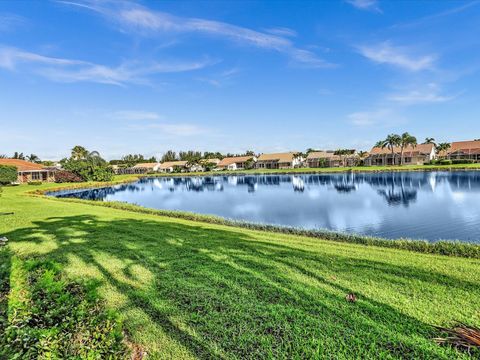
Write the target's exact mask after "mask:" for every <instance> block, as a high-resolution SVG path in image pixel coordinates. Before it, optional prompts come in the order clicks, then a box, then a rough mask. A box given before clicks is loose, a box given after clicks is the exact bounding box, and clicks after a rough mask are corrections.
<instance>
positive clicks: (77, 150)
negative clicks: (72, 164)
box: [72, 145, 89, 160]
mask: <svg viewBox="0 0 480 360" xmlns="http://www.w3.org/2000/svg"><path fill="white" fill-rule="evenodd" d="M88 154H89V152H88V150H87V149H85V148H84V147H83V146H79V145H77V146H75V147H74V148H73V149H72V159H74V160H84V159H86V158H87V157H88Z"/></svg>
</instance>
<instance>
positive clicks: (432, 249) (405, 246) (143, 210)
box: [26, 176, 480, 259]
mask: <svg viewBox="0 0 480 360" xmlns="http://www.w3.org/2000/svg"><path fill="white" fill-rule="evenodd" d="M141 177H144V176H140V177H138V176H134V177H132V178H128V179H121V180H117V181H111V182H108V183H77V184H65V185H63V186H59V187H55V188H49V189H37V190H33V191H27V192H26V194H27V195H29V196H36V197H42V198H45V199H49V200H54V201H61V202H73V203H80V204H85V205H91V206H101V207H105V208H111V209H116V210H123V211H129V212H134V213H139V214H146V215H154V216H161V217H169V218H176V219H183V220H188V221H193V222H200V223H207V224H214V225H222V226H228V227H232V228H237V229H247V230H253V231H261V232H270V233H276V234H285V235H296V236H303V237H307V238H311V239H321V240H327V241H334V242H338V243H351V244H360V245H365V246H377V247H382V248H389V249H397V250H407V251H412V252H417V253H424V254H434V255H445V256H456V257H462V258H471V259H480V245H477V244H472V243H464V242H460V241H458V240H457V241H454V240H442V241H438V242H428V241H426V240H414V239H406V238H400V239H396V240H391V239H384V238H379V237H371V236H365V235H359V234H353V233H352V234H348V233H341V232H335V231H329V230H308V229H302V228H296V227H286V226H275V225H267V224H259V223H254V222H248V221H239V220H232V219H227V218H223V217H220V216H214V215H204V214H197V213H193V212H186V211H176V210H159V209H153V208H147V207H143V206H139V205H133V204H128V203H122V202H118V201H94V200H83V199H73V198H69V199H66V198H56V197H53V196H49V195H47V194H48V193H54V192H57V191H65V190H74V189H85V188H102V187H109V186H113V185H121V184H126V183H131V182H134V181H137V180H138V179H139V178H141Z"/></svg>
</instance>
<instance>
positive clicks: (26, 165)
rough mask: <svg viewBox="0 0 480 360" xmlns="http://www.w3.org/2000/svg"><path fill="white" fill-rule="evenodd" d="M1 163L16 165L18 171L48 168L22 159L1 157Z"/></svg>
mask: <svg viewBox="0 0 480 360" xmlns="http://www.w3.org/2000/svg"><path fill="white" fill-rule="evenodd" d="M0 165H8V166H15V167H16V168H17V171H39V170H47V169H46V168H45V166H43V165H40V164H35V163H32V162H30V161H26V160H20V159H0Z"/></svg>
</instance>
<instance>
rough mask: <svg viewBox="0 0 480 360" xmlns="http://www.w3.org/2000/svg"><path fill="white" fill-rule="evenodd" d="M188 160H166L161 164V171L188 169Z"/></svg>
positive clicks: (182, 170)
mask: <svg viewBox="0 0 480 360" xmlns="http://www.w3.org/2000/svg"><path fill="white" fill-rule="evenodd" d="M187 164H188V161H165V162H163V163H161V164H160V166H159V171H161V172H184V171H188V170H189V168H188V166H187Z"/></svg>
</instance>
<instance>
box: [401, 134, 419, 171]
mask: <svg viewBox="0 0 480 360" xmlns="http://www.w3.org/2000/svg"><path fill="white" fill-rule="evenodd" d="M408 146H412V147H415V146H417V138H416V137H415V136H413V135H410V134H409V133H408V132H405V133H403V134H402V136H401V137H400V165H403V163H404V159H403V152H404V150H405V148H407V147H408Z"/></svg>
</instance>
